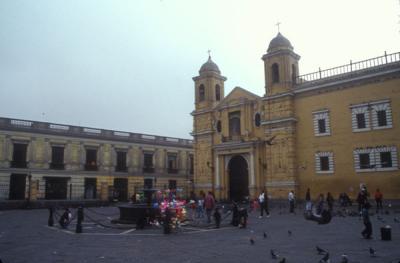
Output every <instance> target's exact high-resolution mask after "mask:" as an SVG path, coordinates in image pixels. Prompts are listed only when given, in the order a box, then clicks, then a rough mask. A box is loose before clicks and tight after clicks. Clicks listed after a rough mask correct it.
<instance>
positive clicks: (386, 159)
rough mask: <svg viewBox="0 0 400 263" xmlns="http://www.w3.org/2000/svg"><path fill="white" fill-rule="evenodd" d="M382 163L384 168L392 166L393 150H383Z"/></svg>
mask: <svg viewBox="0 0 400 263" xmlns="http://www.w3.org/2000/svg"><path fill="white" fill-rule="evenodd" d="M380 157H381V165H382V168H386V167H392V154H391V152H381V153H380Z"/></svg>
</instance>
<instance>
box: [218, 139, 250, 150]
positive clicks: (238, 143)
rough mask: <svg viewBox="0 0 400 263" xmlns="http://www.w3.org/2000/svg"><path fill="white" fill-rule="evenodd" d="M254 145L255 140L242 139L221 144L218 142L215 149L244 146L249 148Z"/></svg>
mask: <svg viewBox="0 0 400 263" xmlns="http://www.w3.org/2000/svg"><path fill="white" fill-rule="evenodd" d="M253 145H254V142H252V141H249V142H242V141H232V142H224V143H221V144H217V145H214V146H213V149H215V150H217V151H218V150H228V149H229V150H235V149H242V148H249V147H252V146H253Z"/></svg>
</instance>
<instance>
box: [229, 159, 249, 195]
mask: <svg viewBox="0 0 400 263" xmlns="http://www.w3.org/2000/svg"><path fill="white" fill-rule="evenodd" d="M247 168H248V167H247V161H246V159H244V158H243V157H242V156H241V155H236V156H234V157H232V159H231V160H230V161H229V164H228V171H229V198H230V199H231V200H233V201H241V200H244V199H245V197H247V196H248V195H249V174H248V169H247Z"/></svg>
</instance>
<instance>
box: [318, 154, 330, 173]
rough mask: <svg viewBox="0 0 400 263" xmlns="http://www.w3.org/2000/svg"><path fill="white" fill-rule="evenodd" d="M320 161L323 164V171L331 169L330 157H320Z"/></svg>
mask: <svg viewBox="0 0 400 263" xmlns="http://www.w3.org/2000/svg"><path fill="white" fill-rule="evenodd" d="M319 162H320V165H321V171H329V157H328V156H321V157H319Z"/></svg>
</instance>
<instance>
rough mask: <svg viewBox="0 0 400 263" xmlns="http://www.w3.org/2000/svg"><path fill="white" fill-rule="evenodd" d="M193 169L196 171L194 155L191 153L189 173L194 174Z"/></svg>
mask: <svg viewBox="0 0 400 263" xmlns="http://www.w3.org/2000/svg"><path fill="white" fill-rule="evenodd" d="M193 171H194V160H193V155H189V174H193Z"/></svg>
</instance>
